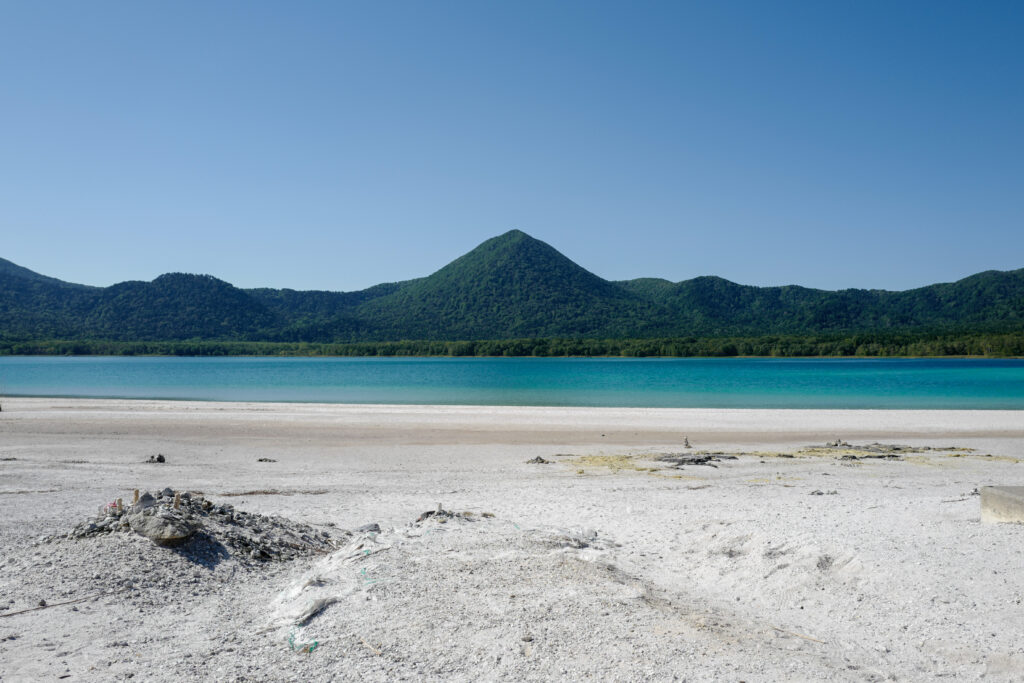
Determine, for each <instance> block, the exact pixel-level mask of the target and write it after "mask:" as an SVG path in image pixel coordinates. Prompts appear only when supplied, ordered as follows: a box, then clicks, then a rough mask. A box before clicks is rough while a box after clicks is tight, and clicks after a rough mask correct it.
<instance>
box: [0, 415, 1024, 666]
mask: <svg viewBox="0 0 1024 683" xmlns="http://www.w3.org/2000/svg"><path fill="white" fill-rule="evenodd" d="M684 440H688V441H689V444H690V447H689V448H686V447H685V445H684V444H685V441H684ZM827 444H831V445H827ZM157 455H162V456H163V457H164V460H165V462H163V463H154V462H149V460H150V459H151V458H155V456H157ZM538 458H539V460H541V461H543V462H529V461H534V460H535V459H538ZM1022 462H1024V417H1022V415H1021V413H1020V412H1019V411H948V410H946V411H871V410H864V411H843V410H820V411H815V410H698V409H613V408H521V407H462V406H454V407H453V406H394V405H389V406H385V405H379V406H377V405H373V406H370V405H326V404H265V403H260V404H256V403H249V404H245V403H202V402H187V401H173V402H172V401H121V400H85V399H41V398H40V399H30V398H5V399H4V400H3V402H2V412H0V511H2V514H0V679H2V680H4V681H22V680H58V679H64V680H72V681H73V680H127V679H133V680H144V681H171V680H175V681H180V680H232V681H234V680H250V681H262V680H311V681H320V680H322V681H328V680H355V679H359V680H371V681H372V680H379V681H385V680H389V681H390V680H445V681H470V680H473V681H476V680H581V679H592V680H691V681H703V680H730V681H740V680H743V681H778V680H840V681H846V680H851V681H865V680H922V681H923V680H935V679H936V678H940V677H942V678H951V679H954V680H976V679H982V678H984V679H985V680H1021V679H1022V678H1024V638H1022V636H1024V571H1021V570H1022V568H1024V525H1013V524H983V523H982V522H981V521H980V509H979V497H978V495H977V489H978V488H979V487H982V486H986V485H993V484H997V485H1021V484H1024V464H1022ZM136 489H138V490H140V492H143V493H145V492H147V491H148V492H150V493H152V494H154V498H155V499H156V500H157V504H155V507H154V509H164V508H167V509H170V508H171V507H172V503H171V501H172V500H173V496H174V494H175V493H176V494H177V495H178V497H179V500H180V499H181V496H182V495H183V494H187V495H186V496H185V498H184V500H185V501H186V504H185V508H184V509H185V510H186V512H187V511H188V510H192V512H189V513H188V514H191V515H192V517H191V518H190V519H191V520H192V523H193V524H194V525H195V533H194V535H192V536H190V537H189V538H188V539H187V540H186V541H185V542H184V543H183V544H182V545H178V546H175V547H163V546H160V545H157V544H156V543H154V542H153V541H152V540H150V539H148V538H145V537H143V536H142V535H140V534H139V533H136V532H135V531H133V528H132V527H131V526H129V525H128V522H127V521H124V523H123V524H122V519H121V518H120V517H110V516H108V515H107V513H104V512H101V511H100V508H101V506H106V507H103V509H104V510H108V511H109V510H110V507H109V504H110V503H115V502H116V501H117V499H119V498H120V499H122V501H123V504H124V506H125V507H128V506H130V505H131V504H132V501H133V498H134V491H135V490H136ZM165 489H167V490H169V491H167V492H165V495H164V497H162V498H161V497H160V496H159V493H160V492H161V491H165ZM439 505H440V507H441V512H437V510H438V506H439ZM160 506H163V507H162V508H161V507H160ZM189 506H191V507H189ZM151 512H152V511H151ZM426 512H430V513H432V514H429V515H424V513H426ZM138 514H140V515H141V514H142V513H138ZM174 514H179V513H177V512H176V513H174ZM181 514H185V513H184V512H182V513H181ZM124 519H125V520H127V515H125V516H124ZM417 520H419V521H417ZM90 525H92V526H90Z"/></svg>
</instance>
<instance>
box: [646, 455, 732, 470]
mask: <svg viewBox="0 0 1024 683" xmlns="http://www.w3.org/2000/svg"><path fill="white" fill-rule="evenodd" d="M737 459H738V458H737V457H736V456H735V455H726V454H725V453H698V454H697V455H686V454H684V453H666V454H665V455H659V456H658V457H657V458H655V460H658V461H659V462H669V463H672V466H673V467H675V468H676V469H682V468H683V467H685V466H687V465H705V466H707V467H718V465H715V464H714V463H716V462H722V461H723V460H737Z"/></svg>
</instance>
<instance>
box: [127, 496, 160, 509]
mask: <svg viewBox="0 0 1024 683" xmlns="http://www.w3.org/2000/svg"><path fill="white" fill-rule="evenodd" d="M154 505H156V498H154V497H153V494H151V493H150V492H149V491H145V492H143V494H142V495H141V496H139V502H137V503H135V505H132V507H131V511H132V512H142V511H143V510H145V509H146V508H151V507H153V506H154Z"/></svg>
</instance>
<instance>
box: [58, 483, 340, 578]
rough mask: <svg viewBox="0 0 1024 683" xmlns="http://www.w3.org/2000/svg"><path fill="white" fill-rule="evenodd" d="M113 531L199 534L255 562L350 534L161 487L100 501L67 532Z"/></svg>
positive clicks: (324, 548)
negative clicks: (93, 514)
mask: <svg viewBox="0 0 1024 683" xmlns="http://www.w3.org/2000/svg"><path fill="white" fill-rule="evenodd" d="M136 493H137V494H138V492H136ZM115 532H134V533H136V534H138V535H140V536H143V537H145V538H148V539H150V540H152V541H153V542H154V543H156V544H157V545H160V546H165V547H169V546H182V545H185V544H188V543H190V542H192V541H194V540H196V541H198V540H199V539H201V540H202V544H203V545H204V546H209V545H210V544H211V543H212V544H213V545H215V546H220V547H222V548H223V549H224V550H225V551H227V552H228V553H233V554H235V555H236V556H241V557H243V558H248V559H253V560H261V561H267V560H291V559H295V558H297V557H303V556H307V555H313V554H318V553H324V552H329V551H331V550H333V549H334V548H336V547H337V545H338V544H339V543H344V542H346V541H347V540H348V539H349V537H350V536H351V534H350V533H349V532H347V531H341V530H335V529H318V528H315V527H312V526H310V525H308V524H302V523H299V522H294V521H292V520H288V519H284V518H282V517H268V516H266V515H258V514H254V513H250V512H244V511H242V510H236V509H235V507H234V506H233V505H226V504H224V505H217V504H215V503H213V501H210V500H208V499H206V498H205V497H204V496H202V495H200V494H193V493H190V492H188V491H174V490H173V489H171V488H165V489H163V490H162V491H159V492H156V493H150V492H149V491H146V492H143V493H142V494H141V495H137V499H136V500H135V502H134V503H133V504H131V505H125V504H124V503H123V502H122V500H121V499H118V500H116V501H114V502H112V503H107V504H105V505H102V506H100V510H99V514H98V515H97V516H96V517H94V518H93V519H89V520H86V521H84V522H82V523H80V524H78V525H76V526H75V527H74V528H73V529H72V530H71V532H70V533H69V534H68V536H67V537H68V538H72V539H81V538H87V537H90V536H96V535H100V534H110V533H115Z"/></svg>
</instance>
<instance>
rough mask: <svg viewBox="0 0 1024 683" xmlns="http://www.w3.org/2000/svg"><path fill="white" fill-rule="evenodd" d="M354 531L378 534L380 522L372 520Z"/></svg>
mask: <svg viewBox="0 0 1024 683" xmlns="http://www.w3.org/2000/svg"><path fill="white" fill-rule="evenodd" d="M356 533H360V534H379V533H380V524H377V522H373V523H372V524H364V525H362V526H361V527H359V528H358V529H356Z"/></svg>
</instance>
